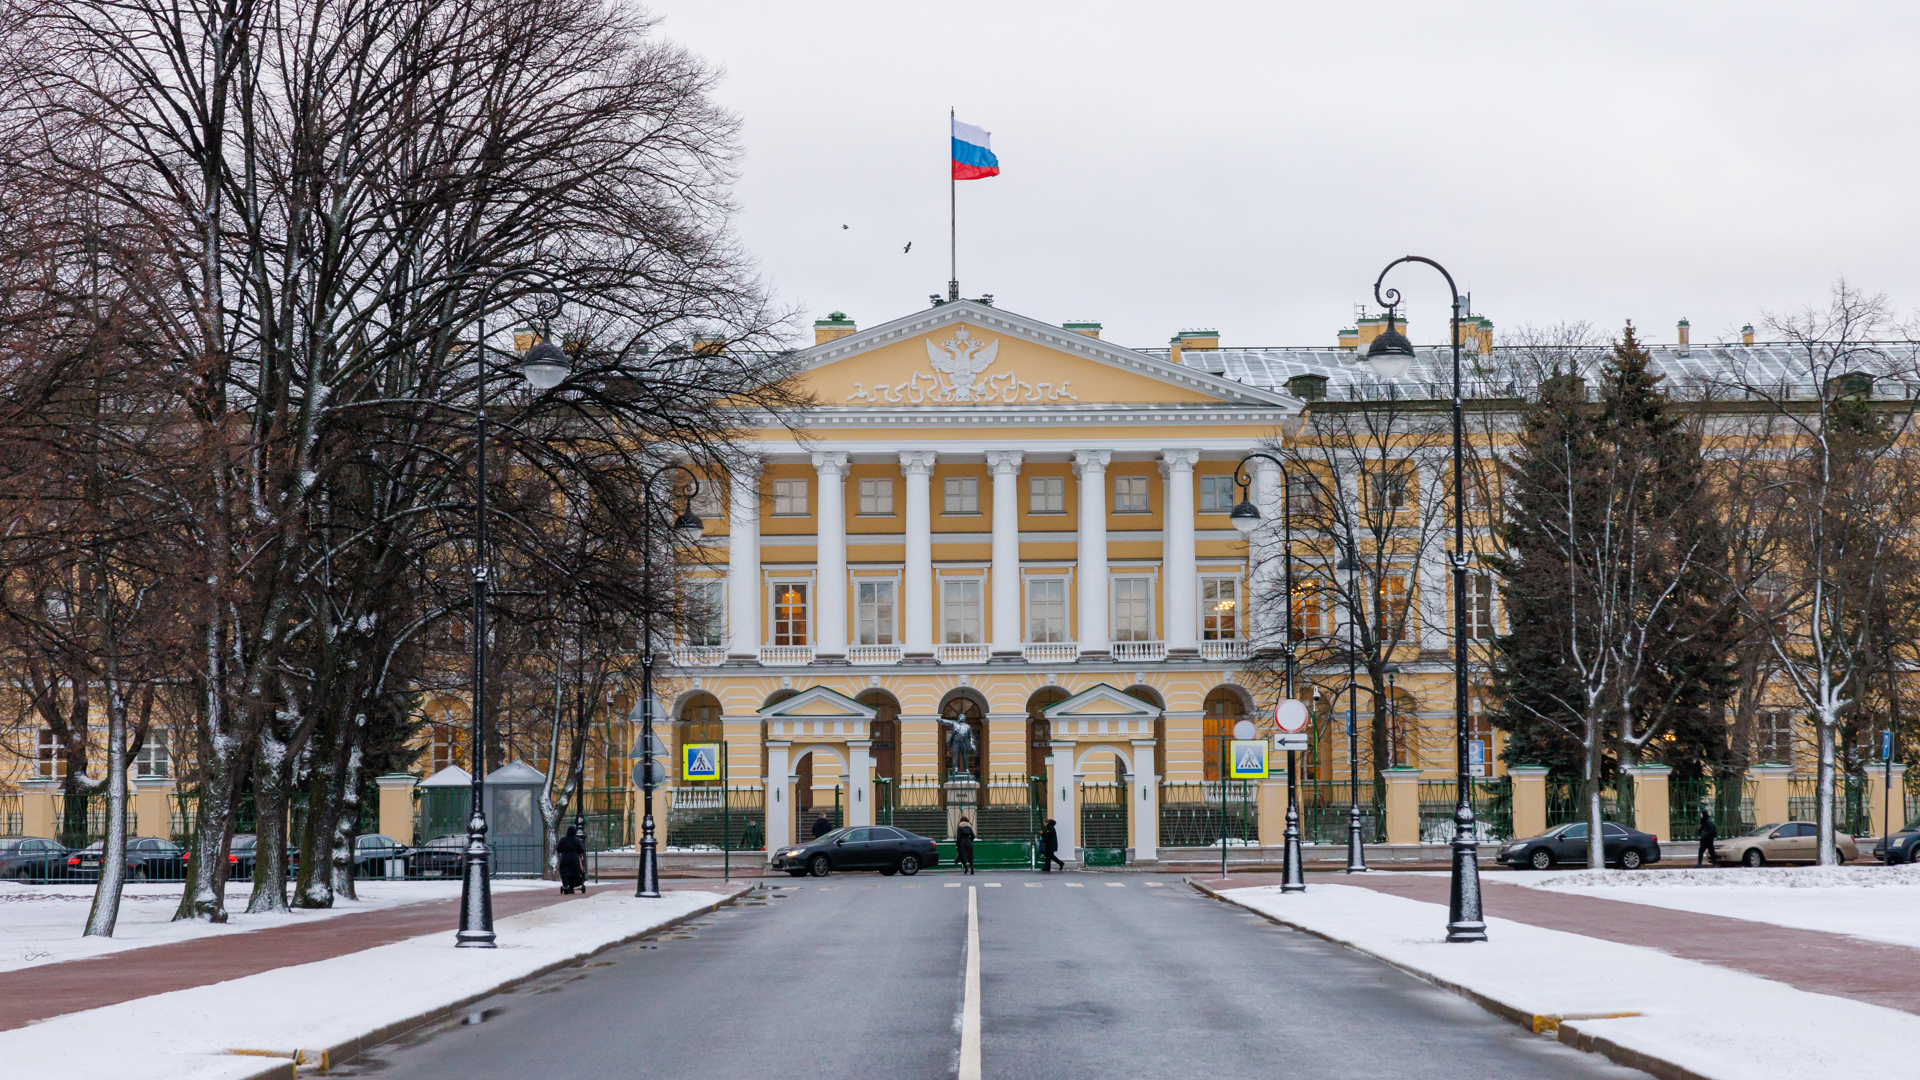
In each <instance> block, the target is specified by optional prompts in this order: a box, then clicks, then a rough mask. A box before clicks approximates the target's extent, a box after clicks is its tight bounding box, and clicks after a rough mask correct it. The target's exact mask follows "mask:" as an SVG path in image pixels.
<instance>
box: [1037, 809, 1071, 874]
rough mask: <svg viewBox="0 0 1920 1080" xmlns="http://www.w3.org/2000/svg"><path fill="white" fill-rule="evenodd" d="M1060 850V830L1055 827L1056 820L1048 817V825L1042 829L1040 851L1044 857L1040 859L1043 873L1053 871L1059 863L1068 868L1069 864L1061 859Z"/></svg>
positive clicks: (1063, 868) (1061, 867)
mask: <svg viewBox="0 0 1920 1080" xmlns="http://www.w3.org/2000/svg"><path fill="white" fill-rule="evenodd" d="M1059 851H1060V832H1059V830H1058V829H1057V828H1055V825H1054V820H1053V819H1052V818H1048V819H1047V827H1046V828H1044V829H1041V830H1040V853H1041V855H1042V858H1041V861H1040V872H1041V873H1043V874H1050V873H1052V872H1053V868H1054V866H1056V865H1058V866H1059V867H1060V869H1062V870H1065V869H1066V868H1067V864H1066V863H1064V862H1061V861H1060V856H1059V854H1058V852H1059Z"/></svg>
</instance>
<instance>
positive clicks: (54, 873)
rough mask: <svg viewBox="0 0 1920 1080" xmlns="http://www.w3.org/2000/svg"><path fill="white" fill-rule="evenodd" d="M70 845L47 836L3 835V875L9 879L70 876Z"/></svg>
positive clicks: (0, 870) (0, 847) (0, 857)
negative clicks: (67, 846) (68, 846)
mask: <svg viewBox="0 0 1920 1080" xmlns="http://www.w3.org/2000/svg"><path fill="white" fill-rule="evenodd" d="M68 854H69V852H68V850H67V848H66V846H65V845H64V844H61V843H60V842H59V841H57V840H49V839H47V838H46V837H44V836H10V837H6V838H4V839H0V879H4V880H6V881H23V882H24V881H63V880H65V879H66V876H67V855H68Z"/></svg>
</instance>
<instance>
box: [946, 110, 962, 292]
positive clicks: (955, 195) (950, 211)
mask: <svg viewBox="0 0 1920 1080" xmlns="http://www.w3.org/2000/svg"><path fill="white" fill-rule="evenodd" d="M956 116H957V114H956V113H955V112H954V110H953V106H951V105H949V106H947V299H949V300H958V299H960V212H959V209H958V206H959V189H960V182H959V181H958V180H955V179H954V178H953V121H954V118H955V117H956Z"/></svg>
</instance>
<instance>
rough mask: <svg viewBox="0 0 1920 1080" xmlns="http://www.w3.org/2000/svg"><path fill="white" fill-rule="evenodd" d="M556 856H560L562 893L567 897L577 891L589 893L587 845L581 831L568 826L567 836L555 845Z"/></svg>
mask: <svg viewBox="0 0 1920 1080" xmlns="http://www.w3.org/2000/svg"><path fill="white" fill-rule="evenodd" d="M553 851H554V854H556V855H558V856H560V893H561V895H563V896H565V895H567V894H570V893H572V892H573V891H574V890H575V889H578V890H580V891H581V892H586V891H587V845H586V843H585V842H584V841H582V840H581V839H580V830H579V829H577V828H575V827H574V826H572V825H569V826H567V835H565V836H563V837H561V838H560V842H559V843H557V844H555V845H553Z"/></svg>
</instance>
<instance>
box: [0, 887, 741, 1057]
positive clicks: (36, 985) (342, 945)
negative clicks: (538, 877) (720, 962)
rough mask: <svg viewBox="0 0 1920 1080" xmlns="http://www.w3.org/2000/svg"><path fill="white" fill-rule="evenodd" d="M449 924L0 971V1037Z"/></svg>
mask: <svg viewBox="0 0 1920 1080" xmlns="http://www.w3.org/2000/svg"><path fill="white" fill-rule="evenodd" d="M660 887H661V888H662V889H663V890H665V889H675V890H686V889H701V888H711V887H712V883H709V882H705V881H697V880H689V881H671V882H662V883H661V885H660ZM609 890H617V891H623V892H631V891H632V890H633V886H632V885H631V884H622V883H620V882H613V883H603V884H600V885H596V886H592V887H590V892H606V891H609ZM571 899H574V897H570V896H562V895H561V894H560V887H559V886H558V885H555V886H554V887H552V888H550V889H525V890H520V889H514V890H509V891H505V892H496V893H494V894H493V917H494V918H495V919H496V920H499V919H504V918H506V917H507V916H509V915H518V914H520V913H522V912H526V911H533V910H536V909H538V908H543V907H546V906H548V905H550V904H558V903H565V902H566V901H568V900H571ZM459 925H460V901H459V899H458V898H457V897H449V898H446V899H441V900H423V901H421V902H419V903H416V904H402V905H400V906H397V907H391V908H385V909H382V910H379V911H366V912H355V913H353V914H349V915H337V916H334V917H332V918H328V919H315V920H314V921H313V922H311V923H308V924H305V925H300V924H296V925H293V926H278V927H273V928H270V929H263V930H248V931H243V932H240V933H234V934H221V935H218V936H213V937H203V938H196V939H194V940H191V941H177V942H172V943H169V944H166V945H151V946H148V947H146V948H140V949H127V950H125V951H123V952H116V953H108V954H106V955H104V956H95V957H89V958H87V959H85V960H69V961H65V962H63V963H58V964H41V965H38V966H35V967H27V968H19V969H17V970H14V971H5V972H0V1031H8V1030H11V1029H13V1028H18V1027H25V1026H26V1025H28V1024H31V1023H33V1022H34V1021H36V1020H45V1019H47V1018H48V1017H53V1016H62V1015H64V1014H66V1013H72V1012H80V1011H81V1010H84V1009H98V1008H102V1007H104V1006H107V1005H117V1004H119V1003H120V1002H123V1001H131V1000H133V999H134V998H143V997H150V996H152V995H154V994H164V993H167V992H169V991H173V990H187V989H191V988H192V987H196V986H205V985H207V984H209V983H217V982H225V981H227V980H228V979H238V978H243V977H245V976H248V975H257V974H259V973H260V972H263V971H271V970H273V969H274V968H283V967H292V966H294V965H296V964H311V963H313V962H315V961H318V960H328V959H331V958H333V957H336V956H344V955H346V954H348V953H355V952H360V951H362V950H365V949H372V948H376V947H378V946H381V945H390V944H392V943H394V942H396V941H404V940H406V939H407V938H411V937H419V936H420V935H422V934H432V933H440V932H444V933H445V934H446V935H447V947H448V948H452V947H453V932H454V931H455V930H456V929H458V928H459Z"/></svg>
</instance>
